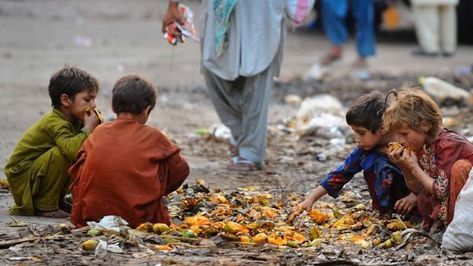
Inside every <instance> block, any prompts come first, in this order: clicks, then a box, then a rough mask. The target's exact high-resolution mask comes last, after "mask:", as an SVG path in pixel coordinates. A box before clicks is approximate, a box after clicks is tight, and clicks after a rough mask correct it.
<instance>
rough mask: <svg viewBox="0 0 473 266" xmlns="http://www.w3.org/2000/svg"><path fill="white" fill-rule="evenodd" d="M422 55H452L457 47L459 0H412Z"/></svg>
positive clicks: (417, 53)
mask: <svg viewBox="0 0 473 266" xmlns="http://www.w3.org/2000/svg"><path fill="white" fill-rule="evenodd" d="M411 2H412V10H413V12H414V17H415V23H416V34H417V41H418V43H419V45H420V49H418V50H415V51H413V54H414V55H420V56H437V55H444V56H452V55H453V54H454V53H455V50H456V47H457V14H456V9H455V7H456V5H457V4H458V0H412V1H411Z"/></svg>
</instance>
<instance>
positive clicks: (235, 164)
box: [227, 157, 262, 172]
mask: <svg viewBox="0 0 473 266" xmlns="http://www.w3.org/2000/svg"><path fill="white" fill-rule="evenodd" d="M227 169H228V170H231V171H242V172H250V171H258V170H261V169H262V166H261V164H259V163H255V162H252V161H249V160H246V159H243V158H241V157H234V158H232V160H231V161H230V164H228V166H227Z"/></svg>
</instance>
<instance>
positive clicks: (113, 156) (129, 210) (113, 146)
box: [69, 75, 189, 227]
mask: <svg viewBox="0 0 473 266" xmlns="http://www.w3.org/2000/svg"><path fill="white" fill-rule="evenodd" d="M112 94H113V96H112V108H113V112H115V113H116V114H117V119H116V120H115V121H113V122H112V123H107V124H103V125H101V126H99V127H98V128H97V129H96V130H95V132H94V134H92V135H91V136H90V138H89V139H88V140H87V141H86V142H85V143H84V145H83V146H82V149H81V151H80V152H79V155H78V157H79V159H78V161H77V162H76V163H75V164H74V165H73V166H72V167H71V169H70V170H69V173H70V174H71V177H72V178H73V180H74V181H73V184H72V186H71V191H72V198H73V205H72V213H71V222H72V223H73V224H74V225H76V226H77V227H82V226H85V225H87V224H86V222H87V221H98V220H100V219H101V218H102V217H104V216H106V215H117V216H120V217H122V218H123V219H125V220H126V221H127V222H128V223H129V224H130V225H131V226H132V227H137V226H138V225H140V224H141V223H143V222H153V223H156V222H161V223H167V224H169V222H170V220H169V214H168V211H167V208H166V206H165V205H164V202H163V197H164V196H165V195H167V194H169V193H171V192H172V191H174V190H176V189H177V188H179V186H180V185H181V184H182V183H183V182H184V180H185V179H186V177H187V176H188V175H189V166H188V165H187V162H186V161H185V160H184V159H183V158H182V157H181V155H180V151H179V148H178V147H177V146H176V145H175V144H174V143H172V142H171V141H170V140H169V139H168V138H167V137H166V136H165V135H164V134H163V133H162V132H161V131H160V130H158V129H156V128H153V127H150V126H146V125H145V123H146V121H147V120H148V117H149V114H150V112H151V110H153V108H154V106H155V104H156V89H155V88H154V87H153V85H151V84H150V83H149V82H148V81H146V80H143V79H142V78H140V77H138V76H134V75H130V76H125V77H123V78H121V79H119V80H118V81H117V82H116V83H115V86H114V88H113V92H112Z"/></svg>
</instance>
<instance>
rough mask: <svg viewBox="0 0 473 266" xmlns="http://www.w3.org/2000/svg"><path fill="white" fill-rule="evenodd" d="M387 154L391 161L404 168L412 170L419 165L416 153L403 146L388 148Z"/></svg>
mask: <svg viewBox="0 0 473 266" xmlns="http://www.w3.org/2000/svg"><path fill="white" fill-rule="evenodd" d="M387 155H388V158H389V160H390V161H391V162H393V163H394V164H396V165H397V166H399V167H400V168H403V169H406V170H412V169H413V168H414V167H416V166H418V165H419V163H418V161H417V156H416V154H415V153H414V152H413V151H411V150H409V149H407V148H405V147H400V148H397V149H392V150H388V154H387Z"/></svg>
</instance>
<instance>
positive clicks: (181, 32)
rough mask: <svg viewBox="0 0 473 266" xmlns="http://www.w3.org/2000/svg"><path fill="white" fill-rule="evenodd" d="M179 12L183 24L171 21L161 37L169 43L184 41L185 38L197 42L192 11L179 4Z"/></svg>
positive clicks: (174, 43)
mask: <svg viewBox="0 0 473 266" xmlns="http://www.w3.org/2000/svg"><path fill="white" fill-rule="evenodd" d="M178 8H179V13H181V16H182V19H183V20H184V25H181V24H179V23H177V22H176V21H173V22H172V23H171V24H169V25H168V26H167V27H166V32H165V33H164V35H163V37H164V39H166V40H167V41H168V43H169V44H171V45H177V43H178V42H184V41H185V39H186V38H191V39H192V40H194V41H196V42H199V38H198V37H197V32H196V30H195V26H194V21H193V20H194V13H193V12H192V10H191V9H190V8H189V7H187V6H186V5H182V4H179V7H178Z"/></svg>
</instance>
